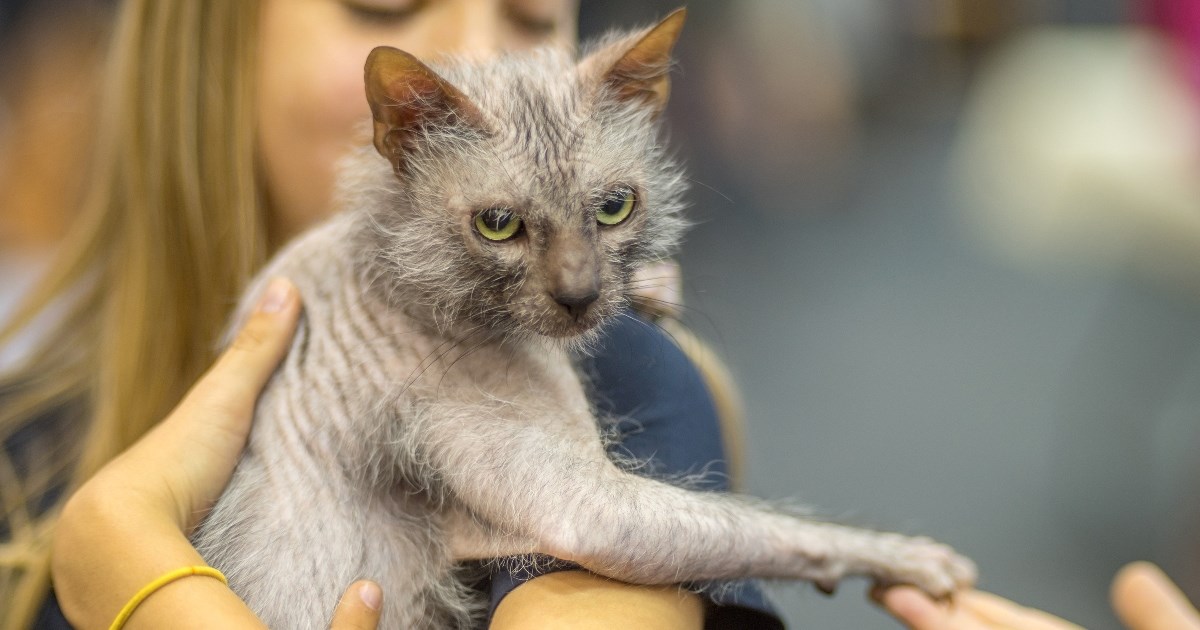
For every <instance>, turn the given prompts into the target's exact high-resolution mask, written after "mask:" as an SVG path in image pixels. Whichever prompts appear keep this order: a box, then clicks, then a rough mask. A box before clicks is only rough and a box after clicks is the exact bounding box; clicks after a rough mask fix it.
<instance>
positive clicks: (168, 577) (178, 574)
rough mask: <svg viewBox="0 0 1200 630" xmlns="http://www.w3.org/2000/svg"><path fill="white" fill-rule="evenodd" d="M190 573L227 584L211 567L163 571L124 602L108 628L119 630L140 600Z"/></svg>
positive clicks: (219, 573)
mask: <svg viewBox="0 0 1200 630" xmlns="http://www.w3.org/2000/svg"><path fill="white" fill-rule="evenodd" d="M192 575H206V576H208V577H213V578H217V579H218V580H221V583H222V584H229V580H226V579H225V574H223V573H221V572H220V571H218V570H216V569H214V568H212V567H206V566H195V567H182V568H179V569H175V570H174V571H170V572H168V573H165V574H163V575H162V576H161V577H159V578H157V579H155V580H154V581H153V582H151V583H149V584H147V585H145V586H143V587H142V590H140V591H138V592H137V593H136V594H135V595H134V596H133V598H132V599H130V600H129V603H127V604H125V607H124V608H122V609H121V612H120V613H118V614H117V618H116V619H114V620H113V622H112V625H111V626H109V627H108V630H121V628H122V627H123V626H124V625H125V622H126V621H129V616H130V615H132V614H133V611H135V610H137V607H138V606H140V605H141V603H142V602H144V601H146V598H147V597H150V596H151V595H153V594H154V591H157V590H158V589H160V588H162V587H164V586H166V585H168V584H170V583H171V582H174V581H175V580H178V579H180V578H185V577H189V576H192Z"/></svg>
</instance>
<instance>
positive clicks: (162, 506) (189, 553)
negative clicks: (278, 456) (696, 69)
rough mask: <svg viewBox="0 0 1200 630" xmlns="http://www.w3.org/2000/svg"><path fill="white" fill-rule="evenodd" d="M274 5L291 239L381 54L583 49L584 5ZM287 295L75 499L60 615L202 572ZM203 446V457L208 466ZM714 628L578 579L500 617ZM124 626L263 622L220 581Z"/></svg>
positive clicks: (192, 583) (317, 202) (329, 173)
mask: <svg viewBox="0 0 1200 630" xmlns="http://www.w3.org/2000/svg"><path fill="white" fill-rule="evenodd" d="M262 4H263V8H262V23H261V35H260V41H259V58H260V66H259V72H258V82H259V85H258V88H259V92H258V93H259V101H258V108H259V109H258V114H257V115H258V119H259V125H258V133H259V138H258V142H259V145H260V151H261V155H262V158H263V160H262V164H263V169H264V174H265V178H266V182H267V191H268V196H269V199H270V214H269V221H270V225H271V228H272V234H273V235H274V238H275V240H276V242H278V243H282V242H285V241H286V240H288V239H289V238H290V237H291V236H293V235H295V234H297V233H299V232H301V231H303V230H304V229H305V228H307V227H309V226H311V225H312V224H313V223H315V222H317V221H319V220H321V219H324V218H325V217H327V216H328V215H329V214H330V213H331V212H332V209H333V208H334V204H333V203H332V200H331V197H332V190H333V183H334V177H335V163H336V162H337V160H338V159H339V158H340V157H341V156H342V155H343V154H344V152H345V151H346V150H347V149H349V148H350V147H353V146H355V145H356V144H361V143H363V142H369V135H367V133H366V130H367V129H368V127H366V126H365V125H364V121H366V120H369V110H368V108H367V104H366V100H365V98H364V96H363V83H362V76H363V75H362V67H363V66H362V64H363V60H364V59H365V58H366V56H367V53H368V52H370V50H371V49H372V48H373V47H375V46H377V45H382V44H387V45H392V46H396V47H399V48H402V49H404V50H406V51H409V52H411V53H413V54H415V55H417V56H418V57H423V58H424V57H431V56H434V55H437V54H443V53H450V52H453V53H458V54H466V55H489V54H494V53H496V52H498V51H501V50H511V49H521V48H528V47H532V46H536V45H541V44H547V43H559V44H564V45H569V44H573V43H574V40H575V20H576V6H575V3H574V1H573V0H354V1H353V2H351V1H349V0H347V1H336V0H263V3H262ZM281 286H283V287H285V288H286V290H284V296H285V297H283V298H282V301H281V302H278V303H275V304H274V305H273V306H272V307H271V308H268V309H261V310H260V311H258V312H257V313H256V314H255V315H254V316H253V317H252V318H251V320H250V321H249V322H248V323H247V324H246V326H245V328H244V329H243V330H242V331H241V333H240V334H239V335H238V337H237V340H236V341H235V342H234V344H233V345H232V347H231V348H230V349H229V350H228V351H227V352H226V353H225V354H224V355H223V356H222V357H221V359H220V360H218V362H217V363H216V365H214V366H213V368H212V369H211V370H210V371H209V372H208V373H207V374H206V375H205V376H204V377H203V378H202V379H201V380H200V381H199V382H198V383H197V384H196V386H195V387H194V388H193V390H192V391H191V392H190V393H189V394H188V396H187V397H186V398H185V399H184V401H183V402H181V403H180V405H179V406H178V407H177V408H176V409H175V410H174V411H173V412H172V413H171V414H170V415H168V416H167V418H165V419H164V420H163V421H162V422H161V423H160V424H159V426H157V427H156V428H155V429H154V430H153V431H151V432H150V433H149V434H147V435H146V436H145V437H144V438H143V439H142V440H140V441H139V442H138V443H137V444H135V445H134V446H133V447H132V448H130V449H129V450H128V451H127V452H125V453H123V454H122V455H121V456H120V457H118V458H117V459H116V460H114V461H113V462H111V463H110V464H109V465H108V466H106V467H105V468H104V469H102V470H101V471H100V473H99V474H97V475H96V477H94V478H93V479H92V480H90V481H89V482H88V483H86V484H85V485H84V486H83V487H82V488H81V489H80V490H79V491H78V492H77V493H76V494H75V495H74V496H73V497H72V498H71V499H70V501H68V503H67V505H66V506H65V508H64V511H63V514H62V517H61V518H60V521H59V525H58V528H57V531H56V535H55V541H54V549H53V553H52V558H51V563H52V571H53V574H54V580H55V588H56V592H57V593H58V595H59V598H60V602H61V604H62V606H63V610H64V612H65V613H66V614H67V617H68V619H69V620H70V621H71V622H72V624H73V625H75V626H76V627H80V628H91V627H99V628H104V627H107V626H108V624H109V623H110V622H111V620H112V619H113V618H114V617H115V616H116V614H117V611H118V610H119V609H120V608H121V606H122V605H123V604H124V603H125V601H126V600H127V599H128V598H129V597H130V595H131V594H132V593H134V592H136V591H137V590H138V589H139V588H141V586H143V585H144V584H146V583H148V582H150V581H151V580H152V579H154V578H155V577H157V576H159V575H161V574H163V573H165V572H167V571H169V570H171V569H174V568H177V567H180V566H186V565H195V564H203V560H202V559H201V558H200V556H199V555H198V554H197V553H196V551H195V549H193V548H192V547H191V545H190V543H189V542H188V539H187V536H186V532H188V531H190V530H191V528H192V527H194V526H195V524H196V523H197V522H198V521H199V518H200V517H201V516H202V515H203V513H204V510H205V509H207V507H208V506H210V505H211V504H212V503H213V502H214V501H215V500H216V498H217V497H218V496H219V495H220V493H221V490H222V489H223V488H224V486H225V485H226V483H227V482H228V480H229V477H230V475H231V474H232V472H233V469H234V466H235V465H236V463H237V459H238V456H239V455H240V453H241V451H242V449H243V448H244V446H245V442H246V437H247V435H248V432H249V427H250V421H251V418H252V415H253V408H254V401H255V399H256V398H257V396H258V393H259V392H260V391H261V389H262V386H263V385H264V384H265V382H266V380H267V378H268V377H269V375H270V374H271V372H272V371H273V370H274V368H275V366H276V365H277V364H278V362H279V361H280V359H281V358H282V355H283V353H284V351H285V350H286V348H287V346H288V343H289V341H290V337H291V335H292V332H293V331H294V327H295V322H296V317H297V315H298V313H299V311H300V298H299V296H298V295H297V293H296V291H295V289H294V288H293V287H291V285H290V284H286V283H284V284H283V285H281ZM198 451H199V452H204V453H206V456H205V457H196V456H195V455H196V453H197V452H198ZM114 569H119V570H114ZM378 596H379V592H378V587H377V586H375V585H374V584H373V583H370V582H356V583H355V584H352V585H351V586H350V587H349V588H348V589H347V591H346V594H345V596H344V597H343V598H342V603H341V605H339V608H338V610H337V612H336V614H335V618H334V620H333V621H332V625H331V627H332V628H335V629H339V630H340V629H343V628H345V629H351V628H355V629H357V628H362V629H369V628H375V626H376V623H377V621H378V612H377V610H378V601H379V599H378ZM372 603H374V605H372ZM181 610H186V611H188V615H187V617H188V618H187V619H182V618H181V616H180V614H179V611H181ZM651 619H653V624H647V623H646V622H647V621H648V620H651ZM702 622H703V606H702V605H701V603H700V600H699V599H698V598H697V597H695V596H694V595H687V594H681V593H680V592H679V591H678V589H675V588H642V587H633V586H628V585H623V584H619V583H615V582H611V581H609V580H605V579H602V578H599V577H596V576H593V575H591V574H589V573H584V572H579V571H573V572H563V573H555V574H551V575H548V576H544V577H540V578H537V579H535V580H532V581H531V582H529V583H527V584H525V585H523V586H521V587H518V588H517V589H516V590H515V591H514V592H513V593H512V594H511V595H510V596H509V597H507V598H506V599H505V600H504V601H503V602H502V604H501V605H500V607H499V608H498V609H497V611H496V617H495V620H494V622H493V625H492V627H493V628H501V629H503V628H527V627H534V626H537V627H545V626H546V625H550V626H553V627H581V628H587V627H614V626H616V625H618V624H624V625H629V626H632V627H647V625H653V626H654V627H661V628H699V627H700V626H701V625H702ZM126 627H128V628H156V627H173V628H186V627H195V628H211V627H226V628H242V627H245V628H260V627H263V626H262V623H261V622H260V621H259V620H258V619H257V618H255V616H254V615H253V613H252V612H250V610H249V609H248V608H246V606H245V605H244V604H243V603H242V602H241V601H240V600H239V599H238V598H237V597H236V596H235V595H234V594H233V592H232V591H230V590H229V589H228V588H226V587H224V586H223V585H222V584H221V583H220V582H218V581H216V580H213V579H211V578H197V577H192V578H186V579H183V580H179V581H177V582H173V583H171V584H170V585H168V586H166V587H163V588H162V589H161V590H160V591H158V592H156V593H155V594H154V595H153V596H152V597H150V598H149V599H148V600H146V602H144V603H143V604H142V605H141V606H140V607H139V608H138V610H137V612H136V613H135V614H134V615H133V616H132V617H131V618H130V621H129V622H128V624H127V625H126Z"/></svg>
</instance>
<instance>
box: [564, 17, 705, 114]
mask: <svg viewBox="0 0 1200 630" xmlns="http://www.w3.org/2000/svg"><path fill="white" fill-rule="evenodd" d="M686 18H687V9H683V8H680V9H676V10H674V11H672V12H671V13H670V14H669V15H667V17H665V18H663V19H662V21H661V22H659V23H658V24H656V25H654V26H652V27H650V28H648V29H645V30H642V31H640V32H636V33H633V34H631V35H629V36H627V37H624V38H622V39H618V40H615V41H612V42H609V43H608V44H606V45H604V46H602V47H600V48H599V49H598V50H594V51H591V52H590V53H589V54H588V56H587V57H585V58H584V59H583V60H582V61H580V63H579V67H580V71H581V72H582V74H583V76H584V77H587V78H588V79H590V80H591V81H593V82H597V83H599V84H600V85H601V86H602V88H603V89H604V90H605V91H606V92H607V93H608V94H609V95H610V96H612V97H613V98H616V99H618V100H621V101H626V102H638V103H643V104H645V105H647V106H648V107H650V108H651V110H652V111H653V112H654V113H655V115H658V114H660V113H662V111H663V109H665V108H666V106H667V97H668V96H669V95H670V93H671V77H670V74H671V50H672V49H673V48H674V47H675V42H677V41H678V40H679V32H680V31H681V30H682V29H683V22H684V20H685V19H686Z"/></svg>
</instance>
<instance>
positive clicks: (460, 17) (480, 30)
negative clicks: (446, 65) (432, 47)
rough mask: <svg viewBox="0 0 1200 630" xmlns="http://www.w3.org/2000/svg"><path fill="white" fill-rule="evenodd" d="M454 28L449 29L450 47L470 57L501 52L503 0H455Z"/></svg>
mask: <svg viewBox="0 0 1200 630" xmlns="http://www.w3.org/2000/svg"><path fill="white" fill-rule="evenodd" d="M453 1H454V4H455V5H457V6H456V7H455V10H454V11H452V13H454V14H455V17H456V19H455V24H454V27H453V28H448V29H446V42H445V44H446V47H447V48H449V49H451V50H453V51H455V52H456V53H458V54H461V55H465V56H468V57H487V56H491V55H494V54H496V53H497V52H499V51H500V45H501V43H500V38H501V34H502V30H503V28H504V24H503V19H504V15H503V7H502V2H501V1H500V0H453Z"/></svg>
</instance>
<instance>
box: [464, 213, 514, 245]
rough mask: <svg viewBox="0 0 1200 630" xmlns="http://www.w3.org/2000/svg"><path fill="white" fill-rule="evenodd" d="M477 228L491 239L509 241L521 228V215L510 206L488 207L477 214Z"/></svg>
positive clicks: (485, 236) (482, 234) (481, 233)
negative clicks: (509, 207)
mask: <svg viewBox="0 0 1200 630" xmlns="http://www.w3.org/2000/svg"><path fill="white" fill-rule="evenodd" d="M475 230H476V231H478V232H479V234H480V236H483V238H486V239H487V240H489V241H507V240H508V239H510V238H512V237H514V236H516V235H517V232H518V231H520V230H521V217H518V216H517V215H516V214H515V213H514V212H513V211H512V210H510V209H508V208H488V209H487V210H484V211H482V212H480V213H479V214H476V215H475Z"/></svg>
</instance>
